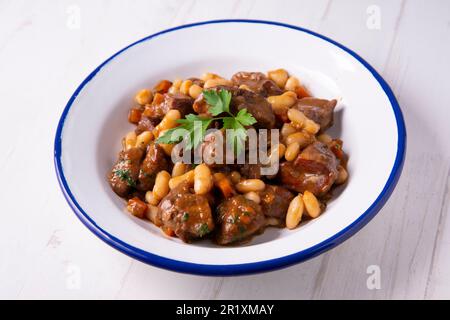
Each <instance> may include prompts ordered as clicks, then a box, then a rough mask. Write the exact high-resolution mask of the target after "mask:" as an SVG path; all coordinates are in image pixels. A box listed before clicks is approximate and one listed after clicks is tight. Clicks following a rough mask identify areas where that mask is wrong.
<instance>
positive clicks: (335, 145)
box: [330, 139, 345, 161]
mask: <svg viewBox="0 0 450 320" xmlns="http://www.w3.org/2000/svg"><path fill="white" fill-rule="evenodd" d="M342 145H343V142H342V140H339V139H333V141H332V142H331V144H330V149H331V151H332V152H333V153H334V155H335V156H336V158H338V159H339V160H341V161H344V160H345V159H344V158H345V154H344V151H342Z"/></svg>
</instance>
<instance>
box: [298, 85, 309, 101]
mask: <svg viewBox="0 0 450 320" xmlns="http://www.w3.org/2000/svg"><path fill="white" fill-rule="evenodd" d="M295 93H296V94H297V97H298V98H299V99H301V98H307V97H311V94H310V93H309V91H308V90H307V89H306V88H305V87H304V86H301V85H300V86H298V87H297V88H296V89H295Z"/></svg>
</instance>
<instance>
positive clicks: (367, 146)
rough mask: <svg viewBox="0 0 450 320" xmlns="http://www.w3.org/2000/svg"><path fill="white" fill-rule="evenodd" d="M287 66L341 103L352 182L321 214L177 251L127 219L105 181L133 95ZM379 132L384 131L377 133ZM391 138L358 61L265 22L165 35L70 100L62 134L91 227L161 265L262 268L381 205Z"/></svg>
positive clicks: (335, 132) (378, 92)
mask: <svg viewBox="0 0 450 320" xmlns="http://www.w3.org/2000/svg"><path fill="white" fill-rule="evenodd" d="M275 68H285V69H287V70H288V71H289V72H290V73H291V74H293V75H296V76H298V77H299V78H300V79H301V81H302V82H303V83H304V84H305V85H306V86H307V87H308V88H309V89H310V90H311V91H312V93H313V94H314V95H315V96H317V97H320V98H326V99H331V98H337V99H339V103H338V107H337V109H336V114H335V125H334V127H333V128H332V129H330V130H329V133H330V134H331V135H332V136H335V137H340V138H341V139H342V140H343V141H344V149H345V151H346V152H347V153H348V154H349V156H350V160H349V166H348V169H349V174H350V179H349V181H348V183H347V184H346V186H345V188H341V190H339V191H338V192H337V193H339V195H336V196H335V197H334V198H333V200H332V201H330V202H329V204H328V207H327V209H326V211H325V212H324V214H323V215H321V216H320V217H319V218H317V219H315V220H313V221H309V222H307V223H304V224H302V226H301V227H300V228H297V229H296V230H293V231H289V230H287V229H273V228H270V229H267V230H266V231H265V232H264V233H263V234H262V235H259V236H256V237H254V238H253V240H252V241H251V242H250V243H248V244H246V245H244V246H240V247H231V248H229V247H227V248H222V247H217V246H216V245H214V244H212V243H211V242H209V241H202V242H198V243H194V244H189V245H187V244H184V243H182V242H181V241H179V240H177V239H174V238H167V237H165V236H164V235H163V234H162V232H161V231H160V230H159V229H158V228H156V227H155V226H153V225H152V224H150V223H147V222H145V221H141V220H139V219H136V218H134V217H131V216H130V215H129V214H128V213H126V212H125V210H124V201H123V200H121V199H120V198H118V197H117V196H116V195H115V194H114V193H113V192H112V190H111V189H110V187H109V185H108V182H107V179H106V175H107V173H108V171H109V170H110V169H111V167H112V165H113V164H114V162H115V160H116V158H117V154H118V152H119V150H120V148H121V146H120V141H121V139H122V137H123V136H124V135H125V134H126V133H127V132H128V131H131V130H132V129H133V126H131V125H130V124H129V123H128V122H127V112H128V110H129V108H130V106H131V105H132V103H133V102H132V98H133V96H134V94H135V92H136V91H137V90H139V89H141V88H146V87H147V88H148V87H152V86H153V85H154V84H155V83H157V82H158V81H159V80H161V79H174V78H177V77H179V78H187V77H192V76H200V75H201V74H202V73H204V72H214V73H218V74H220V75H223V76H225V77H231V75H232V74H233V73H235V72H237V71H262V72H266V71H267V70H271V69H275ZM380 127H381V130H380ZM397 143H398V131H397V125H396V119H395V115H394V112H393V109H392V106H391V104H390V102H389V99H388V97H387V96H386V93H385V92H384V91H383V89H382V87H381V86H380V84H379V83H378V81H377V80H376V79H375V78H374V77H373V75H372V74H371V72H369V71H368V70H367V69H366V68H365V67H364V66H363V65H362V64H361V63H360V62H359V61H358V60H357V59H355V58H354V57H353V56H351V55H350V54H348V53H347V52H345V51H344V50H342V49H340V48H339V47H337V46H335V45H333V44H331V43H329V42H327V41H325V40H323V39H320V38H318V37H316V36H313V35H311V34H309V33H306V32H302V31H298V30H294V29H289V28H285V27H281V26H274V25H269V24H249V23H239V22H236V23H218V24H205V25H197V26H194V27H190V28H183V29H178V30H176V31H173V32H168V33H163V34H160V35H158V36H156V37H153V38H150V39H147V40H145V41H142V42H140V43H138V44H136V45H134V46H132V47H130V48H128V49H127V50H125V51H123V52H122V53H120V54H119V55H117V56H115V57H114V58H113V59H112V60H110V61H109V62H108V63H106V64H105V65H104V66H103V67H102V68H100V69H99V71H98V72H97V73H96V74H95V75H94V76H93V77H92V78H91V79H90V80H89V81H88V82H86V83H85V85H84V87H83V88H82V89H81V91H80V92H79V93H78V95H77V96H76V98H75V100H74V101H73V103H72V105H71V107H70V110H69V112H68V114H67V117H66V119H65V122H64V127H63V130H62V143H61V150H62V154H61V165H62V168H63V174H64V177H65V179H66V181H67V186H68V188H70V191H71V193H72V194H73V196H74V198H75V199H76V201H77V203H78V204H79V206H80V207H81V208H82V209H83V211H84V212H85V213H86V214H87V215H88V216H89V218H90V219H91V220H92V221H93V223H94V224H95V226H96V227H97V228H101V229H102V230H103V231H105V232H107V233H108V234H110V235H113V236H114V237H115V238H117V239H120V240H121V241H123V242H124V243H127V244H128V245H130V246H133V247H136V248H139V249H141V250H143V251H146V252H150V253H153V254H156V255H159V256H162V257H165V258H169V259H173V260H178V261H183V262H191V263H198V264H208V265H231V264H242V263H251V262H259V261H265V260H269V259H275V258H280V257H284V256H287V255H290V254H293V253H297V252H299V251H303V250H307V249H308V248H311V247H313V246H315V245H317V244H319V243H322V242H323V241H325V240H327V239H329V238H330V237H333V236H334V235H335V234H337V233H338V232H340V231H341V230H343V229H345V228H346V227H348V226H349V225H351V224H352V223H353V222H354V221H356V220H357V219H358V218H359V217H360V216H361V214H363V213H364V212H365V211H366V210H367V209H368V208H369V207H370V206H371V205H372V204H373V203H374V201H375V200H376V199H377V198H378V196H379V195H380V193H381V191H382V190H383V188H384V187H385V184H386V182H387V180H388V178H389V175H390V173H391V171H392V169H393V167H394V162H395V158H396V154H397Z"/></svg>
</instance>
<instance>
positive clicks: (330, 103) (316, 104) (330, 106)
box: [294, 98, 337, 131]
mask: <svg viewBox="0 0 450 320" xmlns="http://www.w3.org/2000/svg"><path fill="white" fill-rule="evenodd" d="M336 104H337V101H336V100H324V99H317V98H303V99H300V100H299V101H298V102H297V104H296V105H295V106H294V108H296V109H298V110H300V111H301V112H303V113H304V114H305V116H307V117H308V118H310V119H311V120H314V122H316V123H317V124H319V125H320V129H321V131H324V130H326V129H328V128H329V127H331V126H332V125H333V112H334V108H335V107H336Z"/></svg>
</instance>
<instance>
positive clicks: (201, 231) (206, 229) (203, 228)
mask: <svg viewBox="0 0 450 320" xmlns="http://www.w3.org/2000/svg"><path fill="white" fill-rule="evenodd" d="M209 232H210V230H209V227H208V225H207V224H206V223H202V224H201V225H200V227H199V228H198V235H199V236H200V237H203V236H204V235H206V234H208V233H209Z"/></svg>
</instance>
